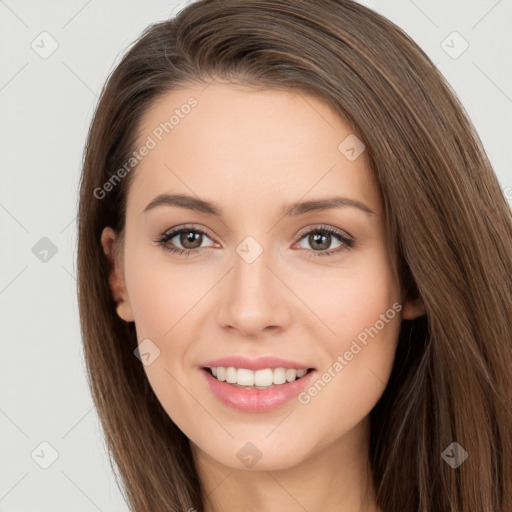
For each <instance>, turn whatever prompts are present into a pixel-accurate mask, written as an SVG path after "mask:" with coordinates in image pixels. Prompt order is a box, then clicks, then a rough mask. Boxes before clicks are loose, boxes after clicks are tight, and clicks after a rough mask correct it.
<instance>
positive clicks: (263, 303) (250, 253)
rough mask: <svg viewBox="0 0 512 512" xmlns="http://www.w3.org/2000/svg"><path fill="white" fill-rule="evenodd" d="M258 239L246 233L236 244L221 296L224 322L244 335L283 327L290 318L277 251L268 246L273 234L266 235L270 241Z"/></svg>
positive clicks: (222, 321)
mask: <svg viewBox="0 0 512 512" xmlns="http://www.w3.org/2000/svg"><path fill="white" fill-rule="evenodd" d="M259 238H260V240H261V243H260V241H258V240H257V239H256V237H255V236H252V235H249V236H246V237H245V238H244V239H243V240H242V241H241V242H240V243H239V244H238V245H237V246H236V247H235V253H234V255H233V260H232V262H233V270H232V272H230V276H229V278H228V284H227V288H226V289H225V293H226V295H225V296H224V297H223V299H221V304H222V306H221V314H220V321H221V323H222V324H224V326H228V325H229V326H232V327H235V328H237V329H238V330H240V331H241V332H244V333H245V334H249V333H252V334H257V332H258V331H260V330H262V329H265V328H266V327H269V326H273V327H276V326H279V327H283V325H284V324H285V323H286V322H287V320H288V318H289V315H288V314H287V308H286V301H285V300H284V297H283V296H282V294H283V293H284V292H285V290H284V289H283V286H282V284H281V283H280V282H279V280H278V279H277V278H276V276H275V275H274V273H275V272H276V271H275V269H274V267H275V264H274V258H273V257H272V256H273V253H274V251H273V250H272V248H271V247H266V246H265V244H266V243H268V240H269V238H270V237H266V238H265V241H267V242H265V241H264V240H262V238H263V237H262V236H261V235H260V236H259ZM269 267H270V268H272V271H271V270H270V268H269Z"/></svg>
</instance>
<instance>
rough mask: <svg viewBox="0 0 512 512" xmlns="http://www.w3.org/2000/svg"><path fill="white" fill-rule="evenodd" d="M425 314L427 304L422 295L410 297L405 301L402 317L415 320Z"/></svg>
mask: <svg viewBox="0 0 512 512" xmlns="http://www.w3.org/2000/svg"><path fill="white" fill-rule="evenodd" d="M425 314H426V311H425V304H424V303H423V299H422V298H421V297H420V296H418V297H417V298H415V299H408V300H407V301H405V304H404V307H403V309H402V319H404V320H414V319H415V318H418V317H420V316H423V315H425Z"/></svg>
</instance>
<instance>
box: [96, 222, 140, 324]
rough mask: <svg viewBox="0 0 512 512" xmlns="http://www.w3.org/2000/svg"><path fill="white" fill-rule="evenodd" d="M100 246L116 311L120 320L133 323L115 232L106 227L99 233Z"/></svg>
mask: <svg viewBox="0 0 512 512" xmlns="http://www.w3.org/2000/svg"><path fill="white" fill-rule="evenodd" d="M101 245H102V247H103V252H104V253H105V254H106V255H107V258H108V260H109V262H110V269H109V279H108V282H109V285H110V289H111V291H112V295H113V298H114V302H115V303H116V311H117V314H118V316H119V317H120V318H122V319H123V320H124V321H125V322H133V321H134V318H133V311H132V307H131V305H130V300H129V298H128V292H127V290H126V285H125V281H124V267H123V262H122V258H121V251H120V250H119V249H120V248H119V246H118V240H117V239H116V233H115V231H114V230H113V229H112V228H110V227H106V228H104V229H103V231H102V233H101Z"/></svg>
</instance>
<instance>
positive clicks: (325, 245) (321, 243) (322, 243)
mask: <svg viewBox="0 0 512 512" xmlns="http://www.w3.org/2000/svg"><path fill="white" fill-rule="evenodd" d="M319 233H320V234H319ZM308 242H309V244H310V245H311V247H312V248H313V249H320V250H325V249H329V246H330V245H331V234H330V233H326V232H323V231H320V232H319V231H317V232H316V233H315V234H310V235H309V237H308Z"/></svg>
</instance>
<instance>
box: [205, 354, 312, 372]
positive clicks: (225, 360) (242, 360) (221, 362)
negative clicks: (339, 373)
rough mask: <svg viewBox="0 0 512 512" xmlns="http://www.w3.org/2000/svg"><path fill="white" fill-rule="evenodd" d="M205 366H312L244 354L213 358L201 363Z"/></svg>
mask: <svg viewBox="0 0 512 512" xmlns="http://www.w3.org/2000/svg"><path fill="white" fill-rule="evenodd" d="M201 366H202V367H203V368H204V367H209V368H211V367H212V366H215V367H217V366H223V367H225V368H228V367H229V366H233V367H235V368H247V369H248V370H264V369H265V368H271V369H275V368H295V369H296V370H308V369H309V368H312V367H311V366H308V365H304V364H301V363H297V362H295V361H290V360H288V359H281V358H279V357H272V356H266V357H259V358H258V359H248V358H246V357H243V356H230V357H221V358H220V359H213V360H211V361H206V362H205V363H203V364H202V365H201Z"/></svg>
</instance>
